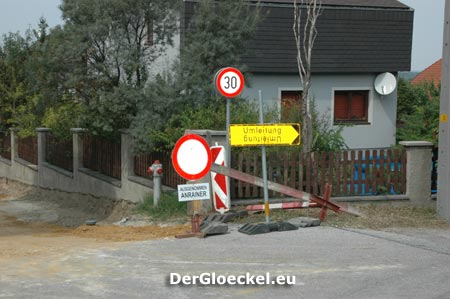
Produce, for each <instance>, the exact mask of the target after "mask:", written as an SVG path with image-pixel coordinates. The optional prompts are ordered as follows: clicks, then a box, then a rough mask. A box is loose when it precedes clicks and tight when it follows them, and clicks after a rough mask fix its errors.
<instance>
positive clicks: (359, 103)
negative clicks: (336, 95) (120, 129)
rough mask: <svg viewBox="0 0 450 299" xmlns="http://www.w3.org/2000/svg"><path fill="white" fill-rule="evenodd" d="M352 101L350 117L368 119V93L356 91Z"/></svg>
mask: <svg viewBox="0 0 450 299" xmlns="http://www.w3.org/2000/svg"><path fill="white" fill-rule="evenodd" d="M351 103H352V105H351V111H350V119H358V120H366V119H367V109H366V95H365V94H364V93H360V92H354V93H353V94H352V102H351Z"/></svg>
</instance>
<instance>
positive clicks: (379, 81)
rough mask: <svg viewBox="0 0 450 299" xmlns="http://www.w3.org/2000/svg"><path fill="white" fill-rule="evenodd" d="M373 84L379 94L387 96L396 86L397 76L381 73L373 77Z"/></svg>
mask: <svg viewBox="0 0 450 299" xmlns="http://www.w3.org/2000/svg"><path fill="white" fill-rule="evenodd" d="M374 85H375V90H376V91H377V92H378V93H379V94H381V95H383V96H387V95H388V94H391V93H392V92H393V91H394V90H395V88H396V87H397V78H395V76H394V75H393V74H391V73H381V74H379V75H378V76H377V77H376V78H375V83H374Z"/></svg>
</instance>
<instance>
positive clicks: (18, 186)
mask: <svg viewBox="0 0 450 299" xmlns="http://www.w3.org/2000/svg"><path fill="white" fill-rule="evenodd" d="M0 198H2V199H1V202H0V210H1V211H4V212H6V213H7V214H10V215H14V216H15V217H17V219H18V220H21V221H25V222H46V223H52V224H57V225H61V226H65V227H77V226H80V225H83V224H84V223H85V222H86V221H87V220H91V219H95V220H96V221H97V223H105V224H108V223H114V222H116V221H119V220H121V219H122V218H124V217H126V216H128V215H130V214H131V213H132V212H133V209H134V208H135V204H133V203H130V202H127V201H125V200H113V199H109V198H102V197H94V196H91V195H87V194H78V193H68V192H62V191H57V190H48V189H43V188H39V187H34V186H28V185H25V184H22V183H18V182H15V181H10V180H6V179H3V180H2V181H0Z"/></svg>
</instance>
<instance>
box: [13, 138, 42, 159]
mask: <svg viewBox="0 0 450 299" xmlns="http://www.w3.org/2000/svg"><path fill="white" fill-rule="evenodd" d="M18 155H19V158H21V159H23V160H25V161H28V162H30V163H31V164H34V165H37V164H38V146H37V137H35V136H31V137H25V138H18Z"/></svg>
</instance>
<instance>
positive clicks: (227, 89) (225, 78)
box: [215, 67, 245, 98]
mask: <svg viewBox="0 0 450 299" xmlns="http://www.w3.org/2000/svg"><path fill="white" fill-rule="evenodd" d="M244 83H245V82H244V76H243V75H242V73H241V72H240V71H239V70H238V69H236V68H233V67H226V68H223V69H221V70H219V71H218V72H217V73H216V76H215V84H216V88H217V90H218V91H219V92H220V94H221V95H223V96H224V97H226V98H234V97H237V96H238V95H239V94H240V93H241V92H242V90H243V89H244Z"/></svg>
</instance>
